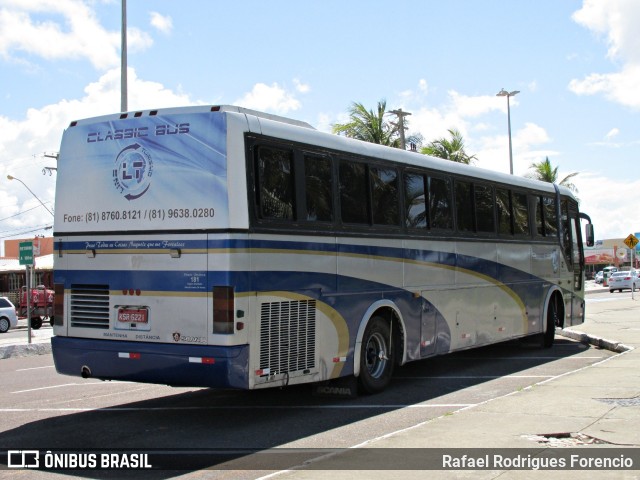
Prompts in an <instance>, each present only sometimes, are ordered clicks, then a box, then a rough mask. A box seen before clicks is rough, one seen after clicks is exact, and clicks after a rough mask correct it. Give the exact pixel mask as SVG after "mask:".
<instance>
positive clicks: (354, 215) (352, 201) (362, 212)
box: [339, 160, 369, 225]
mask: <svg viewBox="0 0 640 480" xmlns="http://www.w3.org/2000/svg"><path fill="white" fill-rule="evenodd" d="M366 172H367V169H366V166H365V164H364V163H358V162H350V161H346V160H341V161H340V184H339V185H340V214H341V216H342V221H343V222H345V223H360V224H365V225H368V224H369V213H368V212H369V211H368V206H369V201H368V198H369V193H368V191H367V177H366Z"/></svg>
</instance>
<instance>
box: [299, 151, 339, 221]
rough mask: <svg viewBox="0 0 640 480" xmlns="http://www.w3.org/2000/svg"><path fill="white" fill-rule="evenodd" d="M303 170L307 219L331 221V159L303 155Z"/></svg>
mask: <svg viewBox="0 0 640 480" xmlns="http://www.w3.org/2000/svg"><path fill="white" fill-rule="evenodd" d="M304 172H305V173H304V183H305V196H306V201H307V220H309V221H318V222H331V221H333V178H332V172H331V159H329V158H327V157H314V156H307V155H305V157H304Z"/></svg>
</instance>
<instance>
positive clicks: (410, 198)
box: [404, 173, 427, 228]
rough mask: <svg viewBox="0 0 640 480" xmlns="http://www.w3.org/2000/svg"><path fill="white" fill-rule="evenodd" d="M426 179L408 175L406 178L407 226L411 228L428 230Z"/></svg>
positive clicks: (411, 174)
mask: <svg viewBox="0 0 640 480" xmlns="http://www.w3.org/2000/svg"><path fill="white" fill-rule="evenodd" d="M425 200H426V198H425V191H424V177H423V176H422V175H418V174H414V173H407V174H405V176H404V204H405V208H406V215H405V217H406V220H405V222H406V225H407V227H409V228H426V226H427V206H426V204H425Z"/></svg>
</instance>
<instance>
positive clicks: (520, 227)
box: [511, 192, 531, 235]
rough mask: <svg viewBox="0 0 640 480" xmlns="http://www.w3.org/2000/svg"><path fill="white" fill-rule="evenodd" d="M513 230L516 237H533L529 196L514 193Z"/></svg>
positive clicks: (512, 197)
mask: <svg viewBox="0 0 640 480" xmlns="http://www.w3.org/2000/svg"><path fill="white" fill-rule="evenodd" d="M511 200H512V202H513V228H514V233H515V234H516V235H531V232H530V230H529V204H528V202H527V200H528V199H527V195H525V194H524V193H517V192H513V193H512V196H511Z"/></svg>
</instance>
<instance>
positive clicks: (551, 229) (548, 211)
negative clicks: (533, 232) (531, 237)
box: [542, 197, 558, 237]
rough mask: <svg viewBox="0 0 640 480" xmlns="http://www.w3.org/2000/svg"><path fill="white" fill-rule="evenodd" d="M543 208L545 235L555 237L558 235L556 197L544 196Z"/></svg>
mask: <svg viewBox="0 0 640 480" xmlns="http://www.w3.org/2000/svg"><path fill="white" fill-rule="evenodd" d="M542 208H543V210H544V235H545V236H546V237H555V236H557V235H558V212H557V210H556V199H555V198H553V197H542Z"/></svg>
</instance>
